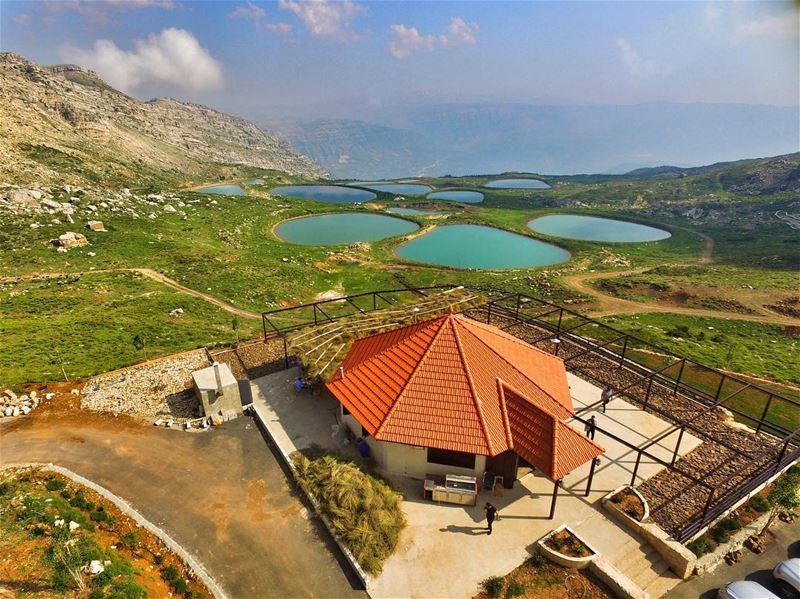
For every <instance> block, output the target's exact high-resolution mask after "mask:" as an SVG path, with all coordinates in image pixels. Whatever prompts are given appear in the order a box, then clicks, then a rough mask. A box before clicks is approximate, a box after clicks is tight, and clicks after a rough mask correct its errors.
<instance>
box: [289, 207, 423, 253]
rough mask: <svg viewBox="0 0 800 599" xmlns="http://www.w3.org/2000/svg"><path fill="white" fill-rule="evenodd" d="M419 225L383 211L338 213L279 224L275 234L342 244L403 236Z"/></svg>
mask: <svg viewBox="0 0 800 599" xmlns="http://www.w3.org/2000/svg"><path fill="white" fill-rule="evenodd" d="M417 229H419V227H418V226H417V225H416V224H415V223H412V222H411V221H408V220H404V219H402V218H393V217H391V216H384V215H382V214H359V213H349V212H345V213H337V214H320V215H317V216H304V217H303V218H295V219H292V220H287V221H284V222H282V223H280V224H279V225H278V226H277V227H275V235H277V236H278V237H279V238H280V239H282V240H283V241H288V242H290V243H297V244H300V245H344V244H348V243H355V242H356V241H378V240H379V239H386V238H387V237H395V236H396V235H406V234H408V233H411V232H412V231H416V230H417Z"/></svg>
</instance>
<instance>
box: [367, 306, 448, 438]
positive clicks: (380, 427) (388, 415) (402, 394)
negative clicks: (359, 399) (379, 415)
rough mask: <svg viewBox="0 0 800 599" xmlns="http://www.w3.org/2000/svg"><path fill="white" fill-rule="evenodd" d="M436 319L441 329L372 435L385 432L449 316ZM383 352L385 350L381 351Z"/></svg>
mask: <svg viewBox="0 0 800 599" xmlns="http://www.w3.org/2000/svg"><path fill="white" fill-rule="evenodd" d="M434 320H440V321H441V324H440V325H439V330H438V331H436V333H435V334H434V335H433V339H431V342H430V343H429V344H428V347H426V348H425V352H424V353H423V354H422V356H421V357H420V359H419V361H418V362H417V365H416V366H414V369H413V370H412V371H411V373H410V374H409V375H408V378H407V379H406V384H405V386H404V387H403V389H402V391H400V393H399V394H398V395H397V399H396V400H395V402H394V404H392V407H391V408H389V411H388V412H386V416H385V417H384V418H383V422H381V423H380V425H378V428H376V429H375V433H374V434H373V435H372V436H373V437H375V438H376V439H377V438H378V435H379V434H380V433H381V432H383V428H384V427H385V426H386V423H387V422H389V418H391V416H392V414H394V411H395V410H396V409H397V406H399V405H400V402H401V401H402V400H403V398H404V397H405V395H406V391H407V390H408V386H409V385H410V384H411V381H412V380H413V379H414V375H415V374H416V373H417V370H419V369H420V366H422V363H423V362H424V361H425V359H426V358H427V357H428V354H429V353H430V351H431V348H432V347H433V345H434V344H435V343H436V340H437V339H438V338H439V335H441V334H442V330H444V323H445V321H446V320H447V317H446V316H443V317H437V318H435V319H431V322H433V321H434ZM381 353H383V352H381ZM376 355H377V354H376Z"/></svg>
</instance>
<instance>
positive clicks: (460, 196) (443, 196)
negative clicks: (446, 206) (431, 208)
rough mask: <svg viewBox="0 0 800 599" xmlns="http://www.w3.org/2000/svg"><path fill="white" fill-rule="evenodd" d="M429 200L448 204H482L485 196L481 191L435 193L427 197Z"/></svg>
mask: <svg viewBox="0 0 800 599" xmlns="http://www.w3.org/2000/svg"><path fill="white" fill-rule="evenodd" d="M425 197H427V198H428V199H429V200H447V201H448V202H463V203H464V204H480V203H481V202H482V201H483V194H482V193H481V192H480V191H466V190H460V191H434V192H433V193H429V194H428V195H427V196H425Z"/></svg>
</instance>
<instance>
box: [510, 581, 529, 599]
mask: <svg viewBox="0 0 800 599" xmlns="http://www.w3.org/2000/svg"><path fill="white" fill-rule="evenodd" d="M524 594H525V585H524V584H522V583H520V582H513V583H511V584H510V585H508V588H507V589H506V594H505V599H512V597H522V596H523V595H524Z"/></svg>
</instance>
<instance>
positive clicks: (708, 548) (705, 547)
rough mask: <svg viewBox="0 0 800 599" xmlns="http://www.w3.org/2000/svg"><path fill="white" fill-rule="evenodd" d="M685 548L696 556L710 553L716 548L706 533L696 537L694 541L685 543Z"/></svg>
mask: <svg viewBox="0 0 800 599" xmlns="http://www.w3.org/2000/svg"><path fill="white" fill-rule="evenodd" d="M686 547H687V549H689V551H691V552H692V553H694V554H695V555H696V556H697V557H700V556H702V555H705V554H706V553H711V552H712V551H714V549H716V547H717V546H716V544H715V543H714V541H712V540H711V539H709V538H708V537H707V536H706V535H702V536H699V537H697V538H696V539H695V540H694V541H692V542H691V543H689V544H687V545H686Z"/></svg>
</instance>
